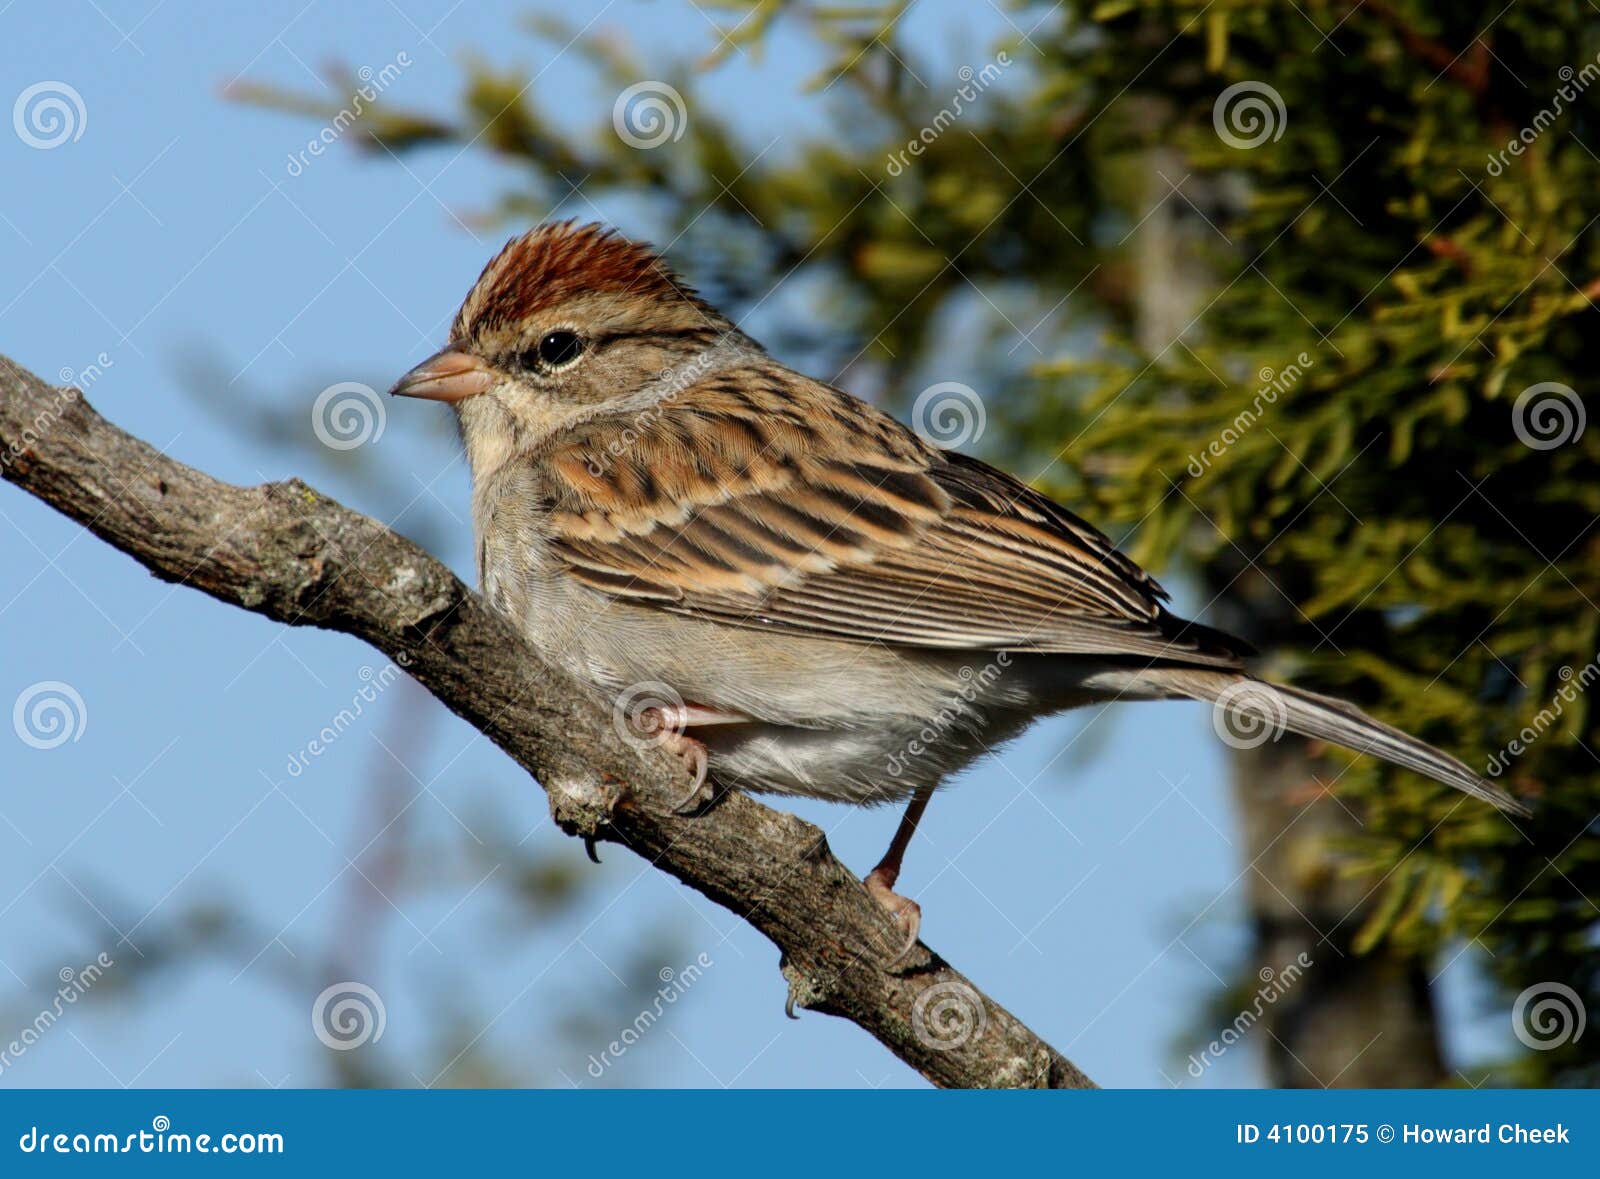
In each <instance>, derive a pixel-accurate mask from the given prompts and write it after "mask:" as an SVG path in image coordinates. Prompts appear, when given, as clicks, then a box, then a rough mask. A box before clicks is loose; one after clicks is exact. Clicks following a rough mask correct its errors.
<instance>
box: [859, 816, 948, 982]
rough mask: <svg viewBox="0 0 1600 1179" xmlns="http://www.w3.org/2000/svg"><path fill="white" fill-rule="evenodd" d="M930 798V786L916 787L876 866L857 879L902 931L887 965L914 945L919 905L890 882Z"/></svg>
mask: <svg viewBox="0 0 1600 1179" xmlns="http://www.w3.org/2000/svg"><path fill="white" fill-rule="evenodd" d="M932 797H933V787H932V786H919V787H918V788H917V791H916V793H915V794H913V795H912V796H911V802H910V803H908V804H907V806H906V813H905V814H904V815H902V816H901V817H900V826H899V827H897V828H895V833H894V838H893V839H891V840H890V841H889V850H888V851H886V852H884V853H883V859H881V860H879V861H878V866H877V867H876V868H874V869H873V870H872V871H870V872H868V873H867V875H866V877H865V878H864V879H863V880H862V881H861V883H862V884H864V885H866V886H867V892H868V893H869V894H871V896H872V897H873V899H874V900H876V901H877V902H878V903H879V904H880V905H882V906H883V907H884V908H885V909H888V910H889V912H890V913H891V914H892V915H893V916H894V919H895V923H896V924H898V925H899V926H900V927H901V928H902V929H904V930H905V931H906V940H905V943H904V944H903V945H902V946H901V947H900V950H899V952H898V953H896V954H895V956H894V957H893V958H891V959H889V964H890V965H891V966H893V965H894V964H895V963H897V962H899V961H900V960H901V959H902V958H904V957H905V956H906V955H907V954H909V953H910V952H911V950H912V948H913V947H914V946H916V944H917V934H918V932H919V931H920V930H921V929H922V906H921V905H919V904H917V902H916V901H913V900H911V899H909V898H907V897H903V896H901V895H900V894H899V893H897V892H895V891H894V882H895V881H896V880H898V879H899V878H900V861H901V860H902V859H903V858H904V857H905V854H906V847H907V846H908V845H909V844H910V843H911V837H912V836H913V835H914V834H916V830H917V821H918V820H919V819H921V818H922V812H923V811H925V810H927V809H928V800H929V799H930V798H932Z"/></svg>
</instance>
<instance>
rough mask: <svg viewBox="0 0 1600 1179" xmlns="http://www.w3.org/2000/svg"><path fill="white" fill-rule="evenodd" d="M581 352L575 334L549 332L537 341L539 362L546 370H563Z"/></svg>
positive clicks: (581, 341)
mask: <svg viewBox="0 0 1600 1179" xmlns="http://www.w3.org/2000/svg"><path fill="white" fill-rule="evenodd" d="M582 352H583V340H582V339H581V338H579V336H578V333H577V332H569V331H565V330H563V331H556V332H549V333H547V334H546V335H545V337H544V339H542V340H540V341H539V362H540V363H541V364H543V365H544V366H545V367H546V368H565V367H566V366H567V365H569V364H571V363H572V362H573V361H574V360H576V359H578V356H579V354H581V353H582Z"/></svg>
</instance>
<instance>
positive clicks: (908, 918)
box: [861, 869, 922, 970]
mask: <svg viewBox="0 0 1600 1179" xmlns="http://www.w3.org/2000/svg"><path fill="white" fill-rule="evenodd" d="M861 883H862V884H864V885H865V886H866V889H867V893H868V895H870V896H871V897H872V899H873V900H875V901H877V902H878V903H879V904H880V905H882V906H883V907H884V908H885V909H887V910H889V915H890V916H891V917H893V918H894V922H895V924H896V925H897V926H899V927H900V928H901V929H903V930H904V931H905V935H906V936H905V941H904V942H902V943H901V945H900V948H899V949H898V950H897V951H895V953H894V954H893V955H892V956H891V957H890V958H889V960H888V963H887V965H888V966H889V968H890V969H891V970H893V969H895V968H897V967H899V966H900V965H901V964H902V963H903V962H904V961H905V960H906V958H907V957H909V956H910V954H911V951H912V950H914V949H916V948H917V937H918V934H920V933H921V931H922V906H921V905H919V904H917V902H916V901H914V900H912V899H911V898H910V897H903V896H901V895H900V894H899V893H897V892H895V891H894V889H893V888H891V887H890V882H889V880H888V878H887V877H886V875H883V874H880V873H879V872H878V871H877V870H876V869H874V870H873V871H871V872H868V873H867V875H866V877H865V879H863V880H862V882H861Z"/></svg>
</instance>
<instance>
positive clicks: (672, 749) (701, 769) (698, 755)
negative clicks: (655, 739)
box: [661, 729, 716, 815]
mask: <svg viewBox="0 0 1600 1179" xmlns="http://www.w3.org/2000/svg"><path fill="white" fill-rule="evenodd" d="M661 747H662V748H663V749H665V750H666V751H667V752H668V753H670V754H672V755H673V756H674V757H676V758H677V759H678V760H679V761H681V762H683V764H684V767H685V768H686V769H688V771H689V776H690V777H691V778H693V779H694V782H693V784H692V785H691V786H690V787H689V792H688V793H687V794H685V795H684V796H683V797H682V798H680V799H679V800H678V801H677V802H675V803H673V804H672V809H673V810H674V811H675V812H676V813H678V814H680V815H692V814H694V813H695V812H697V811H699V810H700V808H702V807H704V806H706V805H707V804H708V803H710V802H711V800H712V798H714V797H715V795H716V792H715V791H714V790H713V789H712V788H711V785H710V784H709V783H708V782H707V781H706V771H707V770H708V769H709V768H710V766H711V758H710V756H709V755H708V754H707V753H706V743H705V742H704V741H700V740H697V739H696V738H694V737H691V736H689V735H688V734H687V733H679V732H673V731H672V730H670V729H668V730H666V731H664V733H663V735H662V738H661Z"/></svg>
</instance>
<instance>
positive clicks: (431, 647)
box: [0, 356, 1093, 1088]
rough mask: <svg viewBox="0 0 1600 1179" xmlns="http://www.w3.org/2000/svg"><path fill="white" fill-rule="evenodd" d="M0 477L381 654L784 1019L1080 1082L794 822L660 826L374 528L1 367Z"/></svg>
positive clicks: (497, 649) (650, 807)
mask: <svg viewBox="0 0 1600 1179" xmlns="http://www.w3.org/2000/svg"><path fill="white" fill-rule="evenodd" d="M0 473H3V474H4V476H5V478H6V479H7V480H8V481H10V482H13V483H16V484H17V485H18V486H19V487H22V488H23V489H25V490H27V491H28V492H30V493H32V494H33V495H35V496H37V497H39V498H40V499H42V500H43V501H45V502H46V503H48V504H50V505H51V506H53V507H55V508H56V509H58V510H59V511H61V512H63V513H64V514H66V515H67V516H70V517H71V518H72V519H74V520H76V521H78V522H79V523H81V524H83V525H84V527H86V528H87V529H89V531H91V532H93V533H94V534H95V535H96V536H99V537H100V538H101V539H103V540H105V541H106V542H107V543H109V544H110V545H112V546H113V547H115V548H118V549H120V550H122V551H123V552H125V553H127V554H128V555H130V556H132V557H133V558H134V559H135V560H137V561H139V562H140V563H141V564H143V565H144V566H145V567H146V568H148V569H149V570H150V571H151V572H152V573H154V574H155V575H156V576H157V577H159V578H161V579H162V580H163V581H170V582H178V583H181V584H185V585H191V586H193V587H195V588H196V589H200V590H203V591H205V592H206V593H208V594H210V595H212V596H213V597H215V598H219V599H221V600H222V601H224V602H231V603H233V604H234V605H236V606H242V607H244V608H245V609H247V610H252V611H254V612H256V613H258V614H264V615H266V616H267V617H268V618H273V619H276V620H278V621H279V622H283V623H286V624H288V625H291V626H320V627H325V628H327V629H329V630H336V631H343V632H344V633H346V634H351V635H355V636H356V637H357V638H360V639H364V640H365V641H366V642H368V643H370V644H372V645H373V646H374V647H376V648H378V649H379V650H381V651H382V652H384V653H385V654H386V655H388V656H389V657H390V658H392V659H394V660H395V661H396V662H398V663H400V664H401V665H402V666H404V667H405V668H406V670H407V671H408V672H409V673H410V674H411V675H412V676H413V677H414V678H415V679H416V680H417V681H418V682H419V683H421V684H422V685H423V686H424V687H426V688H427V689H428V690H429V691H430V692H432V693H433V694H434V695H435V696H437V697H438V698H439V699H440V700H441V701H443V702H444V704H445V705H446V706H447V707H449V708H450V709H451V711H453V712H455V713H456V714H457V715H459V716H461V717H462V718H464V719H465V720H466V721H467V722H468V723H469V724H471V725H473V726H474V727H475V728H477V729H478V730H479V731H481V732H482V733H483V734H484V735H485V736H487V737H488V738H489V739H490V740H492V741H493V742H494V743H495V744H496V745H498V746H499V747H500V748H501V749H503V750H504V751H505V752H506V753H507V754H509V755H510V756H511V758H512V759H513V760H514V761H516V762H517V764H518V765H520V766H522V767H523V768H524V769H526V770H527V771H528V772H529V773H531V774H532V775H534V777H536V778H537V779H538V780H539V782H540V783H542V784H543V786H544V789H545V791H546V793H547V794H548V796H549V801H550V811H551V814H552V815H553V816H554V818H555V820H556V822H557V823H558V824H559V825H560V826H561V828H562V829H563V830H565V831H567V832H568V833H570V834H574V835H578V836H581V837H583V838H585V839H588V840H608V841H611V842H615V843H620V844H623V845H624V846H626V847H629V848H631V849H632V850H633V851H635V852H636V853H638V854H639V855H641V856H643V857H645V858H646V859H647V860H649V861H650V862H651V863H652V864H653V865H654V866H655V867H657V868H660V869H661V870H662V871H664V872H667V873H670V874H671V875H673V876H675V877H677V879H679V880H681V881H683V882H684V883H685V884H687V885H689V886H690V887H692V888H695V889H697V890H698V891H700V892H701V893H704V894H705V895H706V896H708V897H710V898H711V899H712V900H714V901H716V902H717V903H718V904H720V905H722V906H724V907H726V908H727V909H729V910H730V911H731V912H733V913H734V914H736V915H737V916H739V917H740V918H742V919H743V920H745V921H748V922H749V923H750V924H751V925H753V926H754V927H755V928H756V929H758V930H760V931H761V932H762V933H763V934H765V935H766V936H767V937H768V938H770V939H771V940H772V941H773V942H774V943H775V944H776V945H777V947H778V948H779V950H781V951H782V954H783V961H782V970H783V974H784V977H785V978H786V979H787V980H788V983H789V1000H790V1003H791V1005H792V1006H801V1007H806V1008H810V1009H812V1010H816V1011H822V1012H827V1013H829V1014H832V1015H839V1016H843V1017H844V1018H845V1019H848V1020H850V1021H851V1022H853V1023H855V1024H857V1025H859V1026H860V1027H862V1028H864V1029H865V1030H866V1031H868V1032H870V1033H871V1034H872V1035H873V1036H875V1037H877V1039H878V1040H879V1041H881V1042H882V1043H883V1044H884V1045H885V1046H886V1047H887V1048H888V1049H889V1050H890V1051H891V1052H893V1053H894V1054H895V1055H896V1056H898V1057H899V1058H900V1059H901V1060H903V1061H905V1062H906V1063H907V1064H909V1065H910V1066H911V1067H912V1068H914V1069H916V1070H917V1071H918V1072H920V1073H921V1074H922V1075H923V1076H925V1077H927V1078H928V1079H929V1080H930V1081H932V1082H934V1083H935V1084H937V1085H943V1086H951V1087H980V1086H985V1087H1013V1086H1034V1087H1051V1088H1088V1087H1092V1085H1093V1082H1091V1081H1090V1080H1089V1078H1088V1077H1086V1076H1085V1075H1084V1074H1083V1073H1082V1072H1081V1071H1079V1069H1078V1068H1077V1067H1076V1066H1075V1065H1073V1064H1072V1062H1071V1061H1069V1060H1067V1059H1066V1058H1065V1057H1064V1056H1062V1055H1061V1054H1060V1053H1059V1052H1057V1051H1056V1050H1055V1049H1053V1048H1051V1047H1050V1046H1049V1045H1048V1044H1046V1043H1045V1042H1044V1041H1043V1040H1041V1039H1040V1038H1039V1037H1038V1036H1037V1035H1035V1034H1034V1033H1033V1032H1032V1031H1030V1030H1029V1029H1028V1028H1027V1027H1025V1026H1024V1025H1023V1024H1022V1023H1021V1021H1019V1020H1018V1019H1017V1018H1016V1017H1015V1016H1013V1015H1012V1014H1011V1013H1010V1012H1008V1011H1006V1010H1005V1009H1004V1008H1003V1007H1001V1006H1000V1005H999V1004H998V1003H995V1002H994V1001H993V1000H992V999H990V998H989V997H988V996H986V995H984V994H983V993H982V992H980V991H979V990H978V989H977V988H976V987H974V986H973V985H972V984H971V983H970V982H968V981H967V980H966V979H965V978H964V977H963V976H962V975H961V974H960V973H959V972H958V971H956V970H955V969H954V968H953V967H951V966H950V965H949V964H948V963H946V962H944V961H943V960H942V959H940V958H939V957H938V956H937V955H935V954H933V953H931V952H930V951H927V950H925V949H924V948H922V947H920V946H919V947H918V948H917V950H915V951H914V952H913V954H912V955H911V957H910V959H909V961H908V964H907V965H903V966H901V967H900V968H899V969H898V970H893V969H890V968H888V967H887V966H886V965H885V963H886V959H887V957H888V955H889V954H891V953H892V952H893V951H892V949H890V948H891V947H893V946H895V945H896V943H897V942H898V940H899V933H898V930H897V928H896V927H895V925H894V924H893V922H892V921H891V920H890V918H889V916H888V914H887V913H886V912H885V911H884V910H883V909H882V908H881V907H880V906H879V905H878V904H877V903H876V902H874V901H873V900H872V899H871V898H870V897H868V896H867V893H866V891H865V889H863V888H862V887H861V884H860V882H859V881H858V880H857V879H856V878H855V876H854V875H853V874H852V873H851V872H850V871H849V870H848V869H846V868H845V866H844V865H843V864H841V863H840V862H839V861H838V860H837V859H836V858H835V857H834V855H833V853H832V852H831V851H830V850H829V848H828V844H827V840H826V839H825V838H824V836H823V833H822V832H821V831H820V830H818V829H817V828H816V827H814V826H813V825H811V824H809V823H806V822H803V821H802V820H800V819H798V818H796V817H795V816H793V815H789V814H785V813H783V812H780V811H776V810H773V809H771V808H769V807H766V806H763V805H761V804H760V803H758V802H756V801H754V800H753V799H751V798H749V797H747V796H745V795H742V794H736V793H734V794H729V795H727V796H726V797H724V798H722V799H721V800H719V801H718V802H717V803H716V804H715V805H713V806H712V807H710V808H709V809H708V810H707V811H706V812H705V813H703V814H701V815H698V816H696V817H693V818H685V817H681V816H679V815H677V814H675V813H674V812H673V809H672V804H673V800H674V799H677V798H681V797H682V795H683V793H684V791H685V789H686V786H687V782H686V779H685V778H684V777H683V771H682V769H681V767H679V766H678V765H677V764H676V763H675V762H674V761H673V760H672V759H671V758H670V757H668V756H667V755H665V754H664V753H661V752H660V751H656V750H648V751H646V752H645V753H643V754H641V753H639V752H637V751H635V750H634V749H633V748H631V747H630V746H628V745H627V744H625V743H624V742H623V741H622V740H621V738H620V736H619V735H618V734H617V733H616V732H615V731H614V730H613V726H612V724H611V718H610V709H609V707H608V706H607V705H606V704H605V703H603V702H602V701H601V700H600V699H599V697H598V696H597V694H596V693H594V692H593V691H592V690H591V689H589V688H587V687H586V686H584V685H582V684H580V683H578V682H577V681H575V680H573V679H571V678H570V677H568V676H567V675H565V674H564V673H563V672H561V671H560V670H558V669H556V668H554V667H551V666H549V665H548V664H545V663H544V662H543V661H542V660H541V659H540V657H539V655H538V652H537V651H535V650H534V649H533V648H532V647H531V646H529V645H528V643H527V642H526V641H525V640H524V639H523V638H522V637H521V636H520V635H518V634H517V633H516V631H515V630H514V629H513V628H512V627H511V625H510V623H509V622H507V621H506V620H505V619H504V618H502V617H501V616H500V615H498V614H496V613H495V612H493V611H492V610H491V609H490V608H489V607H488V605H487V604H486V603H485V602H484V601H483V600H482V599H481V598H479V597H478V596H477V595H476V594H474V593H472V592H471V591H470V590H468V589H467V587H466V586H465V585H463V584H462V583H461V582H460V581H459V580H458V579H457V578H456V577H455V576H454V575H453V574H452V573H451V572H450V571H449V570H448V569H446V568H445V567H444V566H443V565H441V564H440V563H439V562H438V561H436V560H434V559H433V558H432V557H430V556H428V554H427V553H425V552H423V551H422V550H421V549H419V548H418V547H417V546H416V545H414V544H412V543H411V542H410V541H408V540H406V539H405V538H403V537H401V536H399V535H397V534H396V533H394V532H391V531H390V530H389V529H387V528H385V527H384V526H382V525H381V524H378V523H377V522H375V521H373V520H370V519H368V518H367V517H365V516H362V515H359V514H358V513H356V512H353V511H351V510H350V509H349V508H346V507H344V506H342V505H341V504H339V503H336V502H335V501H333V500H330V499H328V498H327V497H326V496H323V495H320V494H318V493H317V492H316V491H314V490H312V489H311V488H310V487H308V486H306V485H305V484H304V483H301V482H300V481H299V480H290V481H289V482H287V483H269V484H264V485H262V486H259V487H236V486H233V485H231V484H227V483H222V482H219V481H218V480H215V479H212V478H211V477H210V476H208V475H206V474H204V473H203V472H200V471H197V470H195V469H193V468H192V467H187V466H185V465H183V464H182V463H179V462H176V461H175V460H173V459H171V458H168V457H167V456H166V455H164V454H162V453H161V452H160V451H158V450H156V449H155V448H153V447H151V446H150V445H148V444H147V443H145V442H143V441H141V440H139V439H137V438H134V437H133V436H131V435H129V434H127V433H125V432H124V431H122V430H120V429H118V428H117V427H115V426H113V425H111V424H110V423H109V422H107V421H106V420H105V419H104V418H102V417H101V416H100V415H99V414H98V413H96V412H95V411H94V409H93V408H91V407H90V406H89V404H88V403H87V402H86V401H85V400H84V398H83V396H82V394H81V393H80V392H78V391H77V390H76V389H59V388H54V387H52V386H50V385H47V384H45V383H44V382H42V381H40V380H39V379H38V378H37V377H35V376H33V375H32V374H31V373H29V372H27V371H25V370H23V369H21V368H20V367H18V366H17V365H15V364H13V363H12V362H10V361H8V360H6V359H5V358H4V357H3V356H0Z"/></svg>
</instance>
